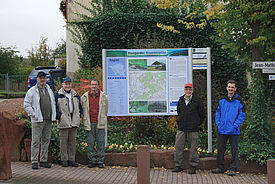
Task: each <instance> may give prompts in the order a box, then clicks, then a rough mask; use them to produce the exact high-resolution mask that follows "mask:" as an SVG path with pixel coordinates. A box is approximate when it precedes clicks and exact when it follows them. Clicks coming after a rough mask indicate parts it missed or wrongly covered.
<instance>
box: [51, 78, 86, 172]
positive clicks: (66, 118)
mask: <svg viewBox="0 0 275 184" xmlns="http://www.w3.org/2000/svg"><path fill="white" fill-rule="evenodd" d="M55 102H56V113H57V116H56V119H57V127H58V128H59V139H60V155H61V160H62V166H63V167H68V166H72V167H78V163H77V162H76V161H75V145H76V135H77V129H78V127H79V124H80V114H81V113H82V108H81V105H80V97H79V95H78V94H77V93H76V91H75V90H73V89H72V80H71V79H70V78H69V77H66V78H64V79H63V82H62V88H61V89H60V90H59V91H58V92H57V93H56V94H55Z"/></svg>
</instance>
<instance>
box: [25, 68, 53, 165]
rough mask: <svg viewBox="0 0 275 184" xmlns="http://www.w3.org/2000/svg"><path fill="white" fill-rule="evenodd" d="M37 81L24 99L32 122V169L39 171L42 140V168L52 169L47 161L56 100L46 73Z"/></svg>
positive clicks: (39, 74) (39, 75) (40, 75)
mask: <svg viewBox="0 0 275 184" xmlns="http://www.w3.org/2000/svg"><path fill="white" fill-rule="evenodd" d="M36 80H37V84H36V85H35V86H33V87H31V88H30V89H29V90H28V92H27V94H26V96H25V99H24V108H25V110H26V112H27V113H28V115H29V116H30V117H31V122H32V144H31V160H32V169H38V153H39V144H40V139H41V152H40V167H45V168H50V167H51V164H49V163H48V162H47V160H48V148H49V144H50V138H51V133H52V121H55V117H56V109H55V100H54V94H53V92H52V90H51V88H50V86H49V85H47V84H46V81H47V77H46V73H45V72H43V71H41V72H39V73H38V74H37V79H36Z"/></svg>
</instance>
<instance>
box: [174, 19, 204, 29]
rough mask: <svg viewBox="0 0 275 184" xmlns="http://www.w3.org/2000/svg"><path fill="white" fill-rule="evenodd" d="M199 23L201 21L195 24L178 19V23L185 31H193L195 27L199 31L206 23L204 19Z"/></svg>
mask: <svg viewBox="0 0 275 184" xmlns="http://www.w3.org/2000/svg"><path fill="white" fill-rule="evenodd" d="M200 21H201V23H200V24H195V23H194V22H186V21H183V20H180V19H178V23H181V24H184V25H185V27H186V28H187V29H193V28H196V27H197V28H199V29H204V27H205V26H206V24H207V22H206V20H205V19H201V20H200Z"/></svg>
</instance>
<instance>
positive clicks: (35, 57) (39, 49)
mask: <svg viewBox="0 0 275 184" xmlns="http://www.w3.org/2000/svg"><path fill="white" fill-rule="evenodd" d="M47 41H48V38H44V37H41V40H40V41H39V43H38V46H36V47H34V48H31V50H29V51H28V54H29V55H28V60H29V61H30V63H31V65H32V66H49V65H54V58H53V54H52V50H51V49H50V47H49V46H48V45H47Z"/></svg>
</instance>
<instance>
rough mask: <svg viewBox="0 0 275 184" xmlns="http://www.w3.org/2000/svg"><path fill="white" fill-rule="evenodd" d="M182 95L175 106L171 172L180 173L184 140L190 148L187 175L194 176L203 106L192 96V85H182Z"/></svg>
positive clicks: (203, 113) (197, 98)
mask: <svg viewBox="0 0 275 184" xmlns="http://www.w3.org/2000/svg"><path fill="white" fill-rule="evenodd" d="M184 93H185V94H184V95H183V96H181V97H180V99H179V101H178V105H177V112H178V120H177V124H178V131H177V135H176V143H175V158H174V162H175V168H174V169H173V170H172V172H181V171H182V170H183V163H182V162H183V152H184V148H185V140H186V137H187V140H188V143H189V144H190V146H191V149H190V155H189V165H190V170H189V172H188V173H189V174H196V167H197V166H198V165H199V155H198V151H197V149H198V139H199V133H198V132H199V129H200V125H201V123H202V121H203V120H204V118H205V110H204V105H203V103H202V101H201V100H200V98H199V97H198V96H195V95H193V85H192V84H191V83H187V84H185V85H184Z"/></svg>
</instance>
